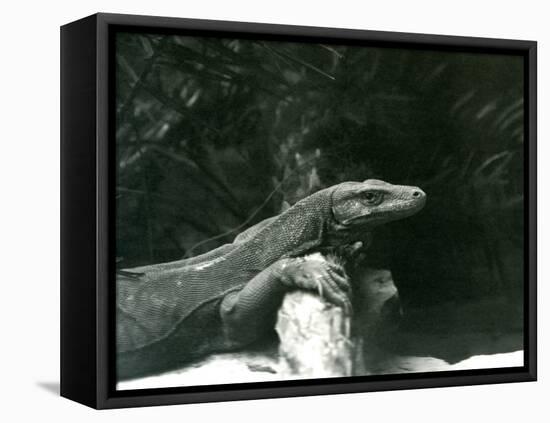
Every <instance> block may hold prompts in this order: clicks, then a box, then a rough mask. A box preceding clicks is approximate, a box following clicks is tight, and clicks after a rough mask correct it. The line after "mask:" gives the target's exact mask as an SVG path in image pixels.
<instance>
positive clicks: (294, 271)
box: [281, 258, 352, 315]
mask: <svg viewBox="0 0 550 423" xmlns="http://www.w3.org/2000/svg"><path fill="white" fill-rule="evenodd" d="M290 260H291V261H289V262H286V263H285V264H284V265H283V272H282V275H281V281H282V283H283V284H284V285H285V286H287V287H290V288H299V289H305V290H310V291H316V292H318V293H319V296H320V297H322V298H324V299H326V300H327V301H329V302H330V303H332V304H334V305H336V306H339V307H341V308H342V309H343V310H344V313H346V314H348V315H350V314H351V313H352V306H351V301H350V298H349V297H350V295H351V286H350V284H349V282H348V278H347V276H346V274H345V272H344V271H343V269H342V267H341V266H338V265H337V264H334V263H331V262H329V261H326V260H318V259H315V260H313V259H312V260H308V259H304V258H296V259H290Z"/></svg>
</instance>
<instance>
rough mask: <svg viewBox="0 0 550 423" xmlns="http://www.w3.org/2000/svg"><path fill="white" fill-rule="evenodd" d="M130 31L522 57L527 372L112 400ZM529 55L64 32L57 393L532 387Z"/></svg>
mask: <svg viewBox="0 0 550 423" xmlns="http://www.w3.org/2000/svg"><path fill="white" fill-rule="evenodd" d="M129 28H131V29H132V30H140V31H154V32H155V33H185V34H209V35H217V36H231V37H242V38H254V37H262V38H266V39H277V40H280V39H284V40H291V41H300V40H304V39H309V40H311V39H315V40H319V41H325V42H338V43H342V44H362V45H366V44H368V45H369V46H385V47H399V48H419V47H420V48H430V49H438V50H445V51H475V52H499V53H502V54H507V53H510V54H516V55H521V56H522V57H523V58H524V69H525V72H524V74H525V81H524V83H525V96H526V99H525V100H526V101H525V103H524V107H525V110H524V111H525V116H526V119H525V128H524V129H525V140H526V142H525V149H526V154H525V163H524V165H525V166H524V169H525V178H524V180H525V190H524V192H525V220H526V222H525V228H526V233H525V239H526V242H525V252H524V254H525V264H526V265H525V272H526V274H525V296H524V298H525V307H524V312H525V319H524V324H525V327H524V337H525V338H524V339H525V349H524V351H525V356H524V366H523V367H512V368H500V369H482V370H461V371H452V372H437V373H414V374H399V375H381V376H364V377H353V378H330V379H318V380H300V381H296V380H295V381H284V382H260V383H238V384H231V385H209V386H196V387H182V388H160V389H144V390H135V391H116V390H115V389H114V379H113V378H114V376H113V375H114V370H113V365H114V364H113V362H114V357H113V355H114V351H113V348H114V346H113V345H114V341H113V339H114V338H113V337H114V317H113V311H112V310H113V301H114V293H113V287H112V286H110V284H109V278H110V275H112V274H113V272H114V271H115V262H114V257H113V256H114V254H111V253H112V251H113V242H114V238H113V236H114V235H113V233H114V230H113V201H112V198H113V197H112V195H111V194H112V189H113V187H112V179H113V160H114V151H113V148H114V147H113V144H114V143H113V142H110V140H111V139H112V137H113V131H114V119H112V116H111V114H112V110H113V95H112V90H113V88H112V87H113V84H114V81H113V73H114V72H113V66H114V59H113V55H112V54H113V34H114V33H115V31H119V30H124V29H129ZM536 49H537V45H536V42H534V41H518V40H505V39H488V38H471V37H456V36H441V35H426V34H409V33H397V32H379V31H364V30H349V29H334V28H317V27H302V26H287V25H271V24H257V23H241V22H224V21H210V20H195V19H179V18H165V17H152V16H133V15H118V14H103V13H99V14H95V15H92V16H89V17H86V18H84V19H81V20H78V21H75V22H73V23H70V24H67V25H65V26H63V27H61V395H62V396H64V397H66V398H69V399H71V400H74V401H77V402H80V403H82V404H85V405H88V406H90V407H94V408H97V409H103V408H119V407H135V406H150V405H166V404H178V403H196V402H209V401H230V400H242V399H257V398H275V397H289V396H304V395H320V394H336V393H352V392H368V391H380V390H400V389H416V388H430V387H443V386H459V385H475V384H489V383H504V382H523V381H534V380H536V377H537V376H536V375H537V348H536V345H537V344H536V336H537V326H536V236H537V235H536V107H537V101H536V94H537V93H536V66H537V64H536V60H537V59H536V57H537V56H536V55H537V53H536ZM111 285H112V284H111Z"/></svg>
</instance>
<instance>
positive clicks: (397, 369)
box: [117, 350, 523, 390]
mask: <svg viewBox="0 0 550 423" xmlns="http://www.w3.org/2000/svg"><path fill="white" fill-rule="evenodd" d="M517 366H523V351H522V350H519V351H514V352H510V353H502V354H489V355H476V356H472V357H470V358H467V359H465V360H462V361H459V362H457V363H454V364H449V363H447V362H446V361H444V360H442V359H439V358H435V357H422V356H399V355H395V356H391V357H389V358H388V359H387V360H385V361H384V362H383V363H380V369H379V370H378V371H377V372H376V373H377V374H395V373H414V372H438V371H448V370H469V369H483V368H501V367H517ZM283 379H284V380H288V379H289V378H288V377H284V378H281V376H279V375H278V374H277V361H276V360H275V359H273V358H270V357H266V356H265V355H261V354H252V353H250V354H248V353H228V354H217V355H213V356H211V357H209V358H208V359H206V360H203V361H201V362H199V363H196V364H194V365H192V366H188V367H185V368H182V369H180V370H177V371H173V372H168V373H164V374H161V375H158V376H151V377H146V378H141V379H135V380H130V381H125V382H120V383H118V384H117V389H118V390H126V389H146V388H162V387H174V386H196V385H213V384H227V383H243V382H266V381H274V380H283Z"/></svg>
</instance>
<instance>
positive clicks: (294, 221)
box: [247, 190, 331, 266]
mask: <svg viewBox="0 0 550 423" xmlns="http://www.w3.org/2000/svg"><path fill="white" fill-rule="evenodd" d="M330 218H331V196H330V192H329V190H321V191H318V192H317V193H315V194H312V195H310V196H309V197H307V198H305V199H303V200H301V201H299V202H297V203H296V204H295V205H294V206H292V207H291V208H289V209H288V210H287V211H285V212H284V213H281V214H280V215H279V216H278V217H277V218H276V219H275V220H274V221H273V222H271V223H270V224H269V225H267V226H266V227H265V228H264V229H263V230H261V231H260V232H259V233H258V234H256V235H255V236H254V237H253V238H252V239H251V240H250V241H249V242H248V243H247V244H248V247H250V248H253V249H254V250H255V251H258V252H260V251H261V254H260V255H261V256H262V263H261V265H262V266H265V265H269V264H270V263H273V262H274V261H276V260H278V259H279V258H281V257H291V256H297V255H300V254H303V253H304V252H306V251H308V250H310V249H312V248H314V247H317V246H319V245H321V244H322V243H323V240H324V237H325V232H326V227H327V222H328V220H329V219H330Z"/></svg>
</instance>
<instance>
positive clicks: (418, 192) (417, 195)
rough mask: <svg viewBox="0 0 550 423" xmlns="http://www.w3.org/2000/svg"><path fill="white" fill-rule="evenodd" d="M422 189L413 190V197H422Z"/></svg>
mask: <svg viewBox="0 0 550 423" xmlns="http://www.w3.org/2000/svg"><path fill="white" fill-rule="evenodd" d="M420 195H421V194H420V191H414V192H413V197H420Z"/></svg>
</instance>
